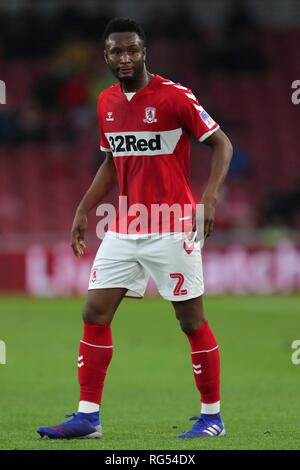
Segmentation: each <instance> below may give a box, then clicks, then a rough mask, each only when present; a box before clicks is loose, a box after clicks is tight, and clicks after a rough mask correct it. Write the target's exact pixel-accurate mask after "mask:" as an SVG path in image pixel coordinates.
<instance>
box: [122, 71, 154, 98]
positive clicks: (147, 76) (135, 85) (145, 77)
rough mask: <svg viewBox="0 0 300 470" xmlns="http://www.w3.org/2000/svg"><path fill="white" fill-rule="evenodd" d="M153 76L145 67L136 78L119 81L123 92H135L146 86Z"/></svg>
mask: <svg viewBox="0 0 300 470" xmlns="http://www.w3.org/2000/svg"><path fill="white" fill-rule="evenodd" d="M153 77H154V75H153V74H151V73H150V72H148V71H147V70H146V69H145V70H143V73H142V75H141V76H140V77H139V78H137V79H136V80H122V81H121V82H120V84H121V88H122V91H123V93H134V92H137V91H139V90H141V89H142V88H144V87H145V86H147V85H148V84H149V83H150V82H151V80H152V78H153Z"/></svg>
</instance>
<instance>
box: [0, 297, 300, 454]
mask: <svg viewBox="0 0 300 470" xmlns="http://www.w3.org/2000/svg"><path fill="white" fill-rule="evenodd" d="M82 305H83V300H82V299H53V300H49V299H41V300H34V299H26V298H1V299H0V339H1V340H3V341H5V343H6V351H7V363H6V365H0V389H1V411H0V429H1V439H0V448H1V449H47V450H49V449H50V450H51V449H55V450H56V449H106V450H107V449H114V450H121V449H130V450H131V449H151V450H165V449H166V450H172V449H176V450H180V449H189V450H190V449H191V450H194V449H299V448H300V408H299V396H300V365H298V366H297V365H293V364H292V362H291V355H292V352H293V350H292V349H291V344H292V342H293V341H294V340H295V339H300V318H299V313H300V312H299V299H298V298H297V297H296V296H282V297H279V296H278V297H277V296H274V297H256V296H252V297H250V296H247V297H211V298H210V297H207V298H206V301H205V306H206V314H207V318H208V320H209V321H210V323H211V325H212V327H213V329H214V331H215V334H216V336H217V339H218V341H219V343H220V351H221V360H222V416H223V419H224V422H225V425H226V429H227V436H226V437H223V438H217V439H209V438H207V439H204V440H203V439H202V440H199V439H193V440H188V441H179V440H176V436H177V434H179V433H180V432H182V431H184V430H186V429H188V427H189V426H190V424H191V423H190V422H189V421H188V418H189V417H190V416H193V415H195V414H198V413H199V398H198V393H197V391H196V388H195V386H194V379H193V375H192V367H191V362H190V350H189V345H188V342H187V340H186V338H185V337H184V335H183V334H182V333H181V331H180V329H179V327H178V324H177V321H176V319H175V316H174V314H173V311H172V306H171V304H169V303H168V302H165V301H163V300H160V299H145V300H143V301H137V300H125V301H124V302H123V303H122V304H121V306H120V307H119V310H118V312H117V315H116V318H115V320H114V323H113V336H114V346H115V349H114V357H113V361H112V363H111V366H110V369H109V372H108V376H107V380H106V385H105V389H104V397H103V406H102V424H103V428H104V436H103V438H102V439H101V440H73V441H72V440H68V441H55V440H42V439H40V438H39V436H38V435H37V434H36V432H35V429H36V427H38V426H40V425H51V424H53V425H54V424H57V423H59V422H61V421H63V420H64V417H63V415H64V414H65V413H71V412H73V411H77V403H78V387H77V370H76V368H77V351H78V341H79V339H80V338H81V333H82V324H81V307H82Z"/></svg>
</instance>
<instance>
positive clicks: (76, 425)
mask: <svg viewBox="0 0 300 470" xmlns="http://www.w3.org/2000/svg"><path fill="white" fill-rule="evenodd" d="M71 417H72V419H70V420H69V421H65V422H64V423H61V424H58V425H56V426H41V427H39V428H38V429H37V432H38V433H39V434H40V436H41V437H45V438H47V437H48V438H50V439H99V438H100V437H101V436H102V428H101V424H100V420H99V413H98V412H96V413H72V414H71V415H65V418H71Z"/></svg>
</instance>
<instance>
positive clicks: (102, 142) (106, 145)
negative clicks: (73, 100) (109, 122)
mask: <svg viewBox="0 0 300 470" xmlns="http://www.w3.org/2000/svg"><path fill="white" fill-rule="evenodd" d="M102 103H103V102H102V99H101V94H100V95H99V97H98V104H97V114H98V121H99V131H100V150H102V152H111V149H110V145H109V142H108V140H107V138H106V137H105V134H104V131H103V125H102V123H103V104H102Z"/></svg>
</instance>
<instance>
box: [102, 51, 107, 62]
mask: <svg viewBox="0 0 300 470" xmlns="http://www.w3.org/2000/svg"><path fill="white" fill-rule="evenodd" d="M103 56H104V60H105V62H106V63H107V64H108V61H107V52H106V50H105V49H104V51H103Z"/></svg>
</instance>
